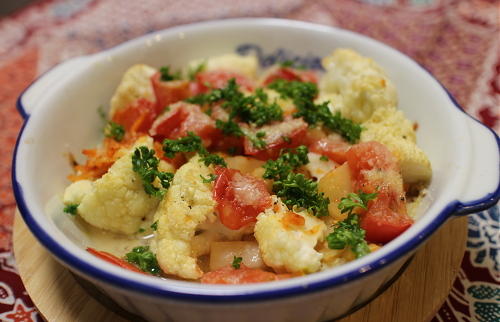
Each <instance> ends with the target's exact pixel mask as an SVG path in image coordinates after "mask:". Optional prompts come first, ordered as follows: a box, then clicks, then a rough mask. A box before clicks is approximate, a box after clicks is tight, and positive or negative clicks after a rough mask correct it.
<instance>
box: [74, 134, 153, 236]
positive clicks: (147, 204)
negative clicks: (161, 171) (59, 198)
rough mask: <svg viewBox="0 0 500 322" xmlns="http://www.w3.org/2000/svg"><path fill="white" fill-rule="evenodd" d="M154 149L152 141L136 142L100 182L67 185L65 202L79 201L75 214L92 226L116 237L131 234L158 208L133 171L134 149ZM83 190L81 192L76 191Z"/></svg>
mask: <svg viewBox="0 0 500 322" xmlns="http://www.w3.org/2000/svg"><path fill="white" fill-rule="evenodd" d="M138 146H147V147H148V148H152V147H153V139H152V138H150V137H142V138H140V139H138V140H137V141H136V142H135V144H134V146H133V147H132V149H130V150H129V151H128V153H127V154H125V155H124V156H122V157H121V158H119V159H118V160H117V161H116V162H115V163H114V164H113V165H112V166H111V168H109V170H108V172H107V173H106V174H105V175H103V176H102V177H101V178H100V179H97V180H96V181H94V182H92V183H90V187H89V182H85V181H84V183H78V182H75V183H74V184H72V185H70V186H69V187H68V188H67V189H66V191H65V193H64V195H65V198H64V199H65V202H66V203H68V202H70V201H78V199H80V200H81V202H80V205H79V206H78V214H79V215H80V216H81V217H82V218H83V219H84V220H85V221H86V222H88V223H89V224H91V225H92V226H95V227H98V228H102V229H105V230H109V231H112V232H117V233H124V234H133V233H135V232H137V230H138V229H139V228H140V226H141V223H142V222H143V221H144V220H145V219H146V218H147V217H148V215H150V214H151V213H152V211H153V210H154V209H155V208H156V206H157V205H158V202H159V201H158V199H157V198H155V197H152V196H149V195H148V194H146V192H144V187H143V185H142V181H141V178H140V177H139V175H138V174H137V173H135V172H134V171H133V170H132V159H131V158H132V154H133V152H134V150H135V148H136V147H138ZM81 188H83V189H84V190H81V191H77V189H81Z"/></svg>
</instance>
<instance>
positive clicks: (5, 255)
mask: <svg viewBox="0 0 500 322" xmlns="http://www.w3.org/2000/svg"><path fill="white" fill-rule="evenodd" d="M499 7H500V1H497V0H363V1H361V0H358V1H354V0H337V1H328V0H324V1H322V0H316V1H311V0H309V1H306V0H276V1H268V0H252V1H247V0H218V1H210V0H190V1H182V0H144V1H120V0H101V1H95V0H49V1H39V2H36V4H34V5H31V6H29V7H27V8H26V9H24V10H22V11H20V12H17V13H15V14H13V15H10V16H8V17H5V18H3V19H1V20H0V84H1V87H0V156H1V158H2V162H0V312H3V313H0V320H2V321H33V320H37V319H40V315H39V313H38V312H37V311H36V309H35V308H34V307H33V303H32V302H31V300H30V298H29V296H28V295H27V293H26V291H25V289H24V287H23V285H22V283H21V281H20V279H19V276H18V275H17V273H16V269H15V263H14V260H13V257H12V253H11V230H12V221H13V215H14V209H15V201H14V198H13V195H12V191H11V182H10V171H11V166H10V160H11V155H12V150H13V147H14V143H15V139H16V136H17V134H18V131H19V129H20V127H21V123H22V120H21V118H20V116H19V115H18V113H17V112H16V110H15V100H16V98H17V96H18V95H19V93H20V92H21V90H22V89H24V88H25V87H26V86H27V85H28V84H29V83H30V82H31V81H32V80H33V79H34V78H35V77H36V76H37V75H39V74H41V73H43V72H44V71H45V70H47V69H48V68H50V67H51V66H53V65H54V64H56V63H58V62H60V61H62V60H64V59H68V58H70V57H73V56H77V55H82V54H89V53H93V52H98V51H101V50H103V49H106V48H109V47H111V46H114V45H116V44H119V43H121V42H123V41H125V40H128V39H131V38H134V37H137V36H140V35H142V34H145V33H148V32H151V31H154V30H158V29H163V28H168V27H171V26H174V25H179V24H184V23H190V22H195V21H203V20H211V19H220V18H228V17H243V16H253V17H281V18H290V19H298V20H305V21H311V22H316V23H320V24H325V25H332V26H339V27H342V28H345V29H350V30H354V31H357V32H360V33H363V34H366V35H368V36H370V37H373V38H375V39H378V40H380V41H382V42H385V43H386V44H388V45H390V46H393V47H395V48H397V49H399V50H401V51H402V52H404V53H406V54H408V55H409V56H411V57H413V58H414V59H415V60H416V61H418V62H419V63H421V64H422V65H423V66H425V67H426V68H427V69H428V70H430V71H431V72H432V73H433V74H434V75H435V76H436V77H437V78H438V79H439V80H440V81H441V82H442V83H443V84H444V86H446V87H447V88H448V89H449V90H450V92H451V93H452V94H453V95H454V96H455V97H456V99H457V101H458V102H459V103H460V104H461V105H462V106H463V107H464V108H465V110H466V111H467V112H468V113H470V114H471V115H473V116H474V117H476V118H477V119H479V120H480V121H481V122H483V123H484V124H486V125H488V126H490V127H492V128H494V129H495V130H496V131H497V132H498V131H500V119H499V118H500V37H498V35H499V31H500V26H499V12H500V10H499ZM498 235H499V208H498V206H497V207H494V208H492V209H490V210H488V211H485V212H482V213H478V214H474V215H471V216H470V217H469V239H468V243H467V251H466V253H465V256H464V259H463V262H462V267H461V270H460V273H459V275H458V277H457V279H456V281H455V284H454V287H453V289H452V291H451V293H450V296H449V297H448V299H447V300H446V302H445V303H444V304H443V306H442V308H441V309H440V311H439V313H438V314H437V315H436V317H435V318H434V319H433V320H434V321H473V320H474V321H475V320H478V321H494V320H496V321H499V320H500V304H499V303H500V287H499V284H500V267H499V266H500V264H499V257H500V254H499V253H500V245H499V238H498Z"/></svg>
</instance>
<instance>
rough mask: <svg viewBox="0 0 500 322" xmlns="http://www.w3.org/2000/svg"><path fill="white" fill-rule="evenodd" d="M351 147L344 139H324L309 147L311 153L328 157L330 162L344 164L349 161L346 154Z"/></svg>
mask: <svg viewBox="0 0 500 322" xmlns="http://www.w3.org/2000/svg"><path fill="white" fill-rule="evenodd" d="M350 147H351V146H350V145H349V144H348V143H347V142H345V141H344V140H342V139H332V138H324V139H320V140H318V141H316V142H314V143H313V144H312V145H310V146H309V150H311V152H315V153H318V154H321V155H324V156H326V157H328V158H329V159H330V160H332V161H334V162H337V163H338V164H343V163H344V162H346V161H347V157H346V153H347V151H348V150H349V148H350Z"/></svg>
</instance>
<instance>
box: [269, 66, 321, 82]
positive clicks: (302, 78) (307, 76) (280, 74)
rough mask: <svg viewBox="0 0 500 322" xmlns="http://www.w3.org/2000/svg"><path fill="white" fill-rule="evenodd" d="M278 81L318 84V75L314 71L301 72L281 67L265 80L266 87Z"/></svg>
mask: <svg viewBox="0 0 500 322" xmlns="http://www.w3.org/2000/svg"><path fill="white" fill-rule="evenodd" d="M277 79H284V80H287V81H299V82H310V83H315V84H316V83H318V78H317V77H316V73H315V72H314V71H312V70H299V69H294V68H290V67H280V68H278V69H275V70H273V71H272V72H271V73H270V74H269V75H267V77H266V79H265V80H264V85H269V84H271V83H272V82H274V81H275V80H277Z"/></svg>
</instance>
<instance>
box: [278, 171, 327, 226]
mask: <svg viewBox="0 0 500 322" xmlns="http://www.w3.org/2000/svg"><path fill="white" fill-rule="evenodd" d="M273 191H274V192H275V193H276V195H277V196H278V197H280V198H282V199H283V202H284V203H285V205H287V206H288V208H293V207H294V206H298V207H300V208H304V209H307V210H308V211H309V212H311V213H312V214H313V215H315V216H316V217H322V216H328V204H329V202H330V201H329V199H328V198H325V197H324V195H323V193H319V192H318V183H317V182H316V181H313V180H311V179H308V178H306V177H305V176H304V175H303V174H302V173H294V172H290V173H288V175H287V176H286V178H283V179H281V180H277V181H274V183H273Z"/></svg>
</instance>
